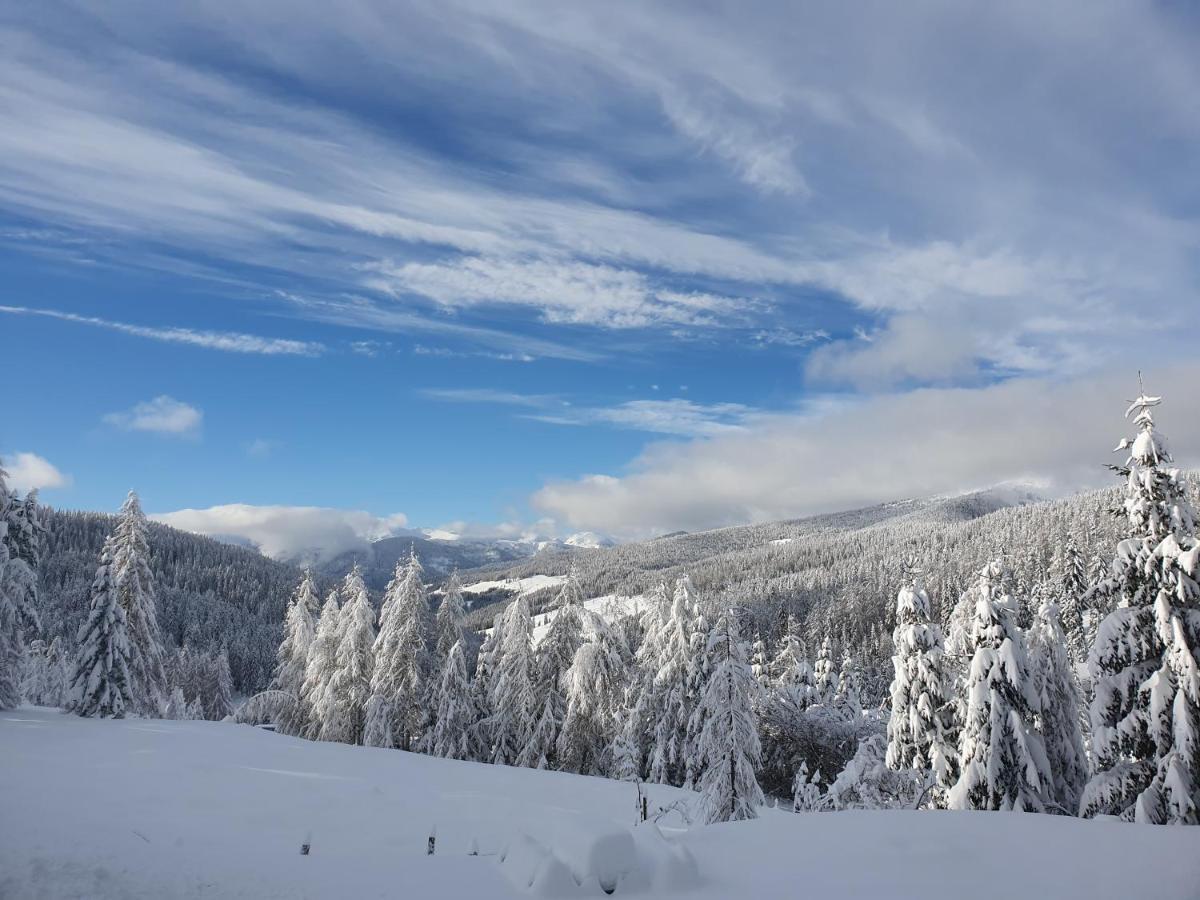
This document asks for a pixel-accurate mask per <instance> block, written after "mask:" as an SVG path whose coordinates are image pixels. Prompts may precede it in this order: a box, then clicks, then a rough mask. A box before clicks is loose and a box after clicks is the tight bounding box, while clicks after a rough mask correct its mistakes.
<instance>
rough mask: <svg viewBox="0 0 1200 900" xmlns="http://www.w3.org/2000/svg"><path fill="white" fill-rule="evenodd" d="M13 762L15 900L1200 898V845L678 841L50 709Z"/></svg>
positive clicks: (24, 725) (1034, 826)
mask: <svg viewBox="0 0 1200 900" xmlns="http://www.w3.org/2000/svg"><path fill="white" fill-rule="evenodd" d="M0 761H2V765H0V796H2V797H3V798H4V802H3V805H2V806H0V897H4V898H6V900H7V898H17V900H25V898H55V900H57V898H70V897H81V898H82V897H87V898H105V900H107V898H118V897H120V898H156V900H157V898H181V897H187V898H192V897H209V898H211V897H218V898H226V897H237V898H251V897H253V898H276V897H279V898H282V897H288V898H351V897H354V898H357V897H397V896H401V897H414V898H416V897H419V898H431V900H432V898H472V900H476V898H489V900H490V898H506V897H528V896H530V895H533V896H539V897H604V896H605V893H604V889H605V888H606V887H611V888H612V890H613V894H612V896H614V897H660V896H667V897H670V896H681V897H695V898H701V900H718V898H720V900H725V898H734V897H748V898H750V897H753V898H770V897H798V896H807V897H813V898H820V900H837V898H872V897H886V898H914V900H916V898H920V900H951V898H953V900H960V898H963V897H970V898H972V900H988V898H1023V897H1046V898H1054V900H1076V898H1078V900H1106V898H1113V900H1133V898H1137V900H1196V898H1197V897H1198V896H1200V829H1195V828H1183V827H1179V828H1173V827H1158V826H1137V825H1126V824H1122V823H1118V822H1113V821H1084V820H1079V819H1069V818H1064V817H1058V816H1038V815H1024V814H1006V813H948V812H882V811H881V812H843V813H810V814H802V815H795V814H792V813H790V812H785V811H783V810H774V809H765V810H762V815H761V817H760V818H759V819H756V820H754V821H750V822H735V823H728V824H723V825H715V826H709V827H699V826H698V827H694V828H692V829H690V830H685V829H683V828H682V827H680V828H676V829H668V828H666V827H664V828H663V829H662V830H661V832H660V831H659V830H658V829H656V828H651V827H647V826H637V827H632V826H633V822H634V818H635V800H636V788H635V787H634V786H633V785H631V784H626V783H622V782H616V781H609V780H605V779H600V778H589V777H583V776H578V775H569V774H565V773H559V772H540V771H536V770H532V769H516V768H509V767H503V766H491V765H486V764H480V763H469V762H457V761H451V760H444V759H438V758H434V757H427V756H421V755H418V754H410V753H403V752H400V751H396V750H376V749H371V748H363V747H352V746H347V745H342V744H332V743H314V742H309V741H304V740H300V739H296V738H288V737H284V736H282V735H278V734H272V733H270V732H267V731H264V730H261V729H257V728H252V727H249V726H242V725H234V724H232V723H224V722H196V721H185V722H166V721H158V720H146V719H125V720H118V721H113V720H98V719H80V718H77V717H75V716H71V715H67V714H63V713H61V712H59V711H57V710H50V709H44V708H36V707H24V708H21V709H17V710H12V711H8V712H4V713H0ZM648 790H649V794H650V809H651V810H652V811H653V810H655V809H657V808H658V807H660V806H663V805H666V804H668V803H671V802H673V801H675V800H677V799H679V798H681V797H685V796H693V797H694V796H696V795H688V794H685V792H683V791H681V790H678V789H675V788H669V787H664V786H658V785H650V786H649V788H648ZM677 822H678V819H676V818H673V819H672V824H675V823H677ZM435 829H436V841H437V843H436V853H435V855H433V856H432V857H430V856H427V855H426V846H427V842H428V838H429V835H430V833H431V831H434V830H435ZM306 841H307V842H309V843H311V846H312V851H311V854H310V855H308V856H301V855H300V845H301V844H302V843H304V842H306Z"/></svg>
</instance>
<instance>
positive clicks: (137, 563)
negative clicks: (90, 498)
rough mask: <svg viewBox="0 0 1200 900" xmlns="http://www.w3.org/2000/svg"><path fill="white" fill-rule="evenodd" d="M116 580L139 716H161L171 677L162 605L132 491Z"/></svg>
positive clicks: (116, 543)
mask: <svg viewBox="0 0 1200 900" xmlns="http://www.w3.org/2000/svg"><path fill="white" fill-rule="evenodd" d="M111 559H112V578H113V584H114V585H115V586H116V590H117V596H118V598H119V599H120V601H121V606H122V608H123V609H124V610H125V618H126V620H127V621H128V623H129V674H130V678H131V680H132V684H131V689H132V693H133V700H134V706H135V708H136V710H137V712H139V713H141V714H142V715H147V716H157V715H159V713H160V712H161V710H162V708H163V707H164V705H165V703H166V700H167V696H168V693H169V692H168V691H167V674H166V670H165V669H164V668H163V658H164V654H163V646H162V634H161V633H160V632H159V628H158V612H157V606H158V601H157V599H156V598H155V591H154V576H153V574H152V573H151V571H150V545H149V544H148V543H147V541H146V515H145V513H143V512H142V505H141V503H140V501H139V500H138V495H137V494H136V493H134V492H133V491H130V492H129V494H128V496H126V498H125V502H124V503H123V504H122V505H121V512H120V514H119V516H118V518H117V524H116V527H115V528H114V529H113V533H112V547H111Z"/></svg>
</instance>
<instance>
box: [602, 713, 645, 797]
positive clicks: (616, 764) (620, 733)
mask: <svg viewBox="0 0 1200 900" xmlns="http://www.w3.org/2000/svg"><path fill="white" fill-rule="evenodd" d="M629 693H630V692H628V691H627V692H626V698H625V704H624V705H622V707H621V708H620V709H619V710H618V712H617V715H616V721H615V723H614V724H615V725H616V737H615V738H614V739H613V742H612V746H611V747H610V748H609V751H608V756H609V767H608V777H609V778H615V779H616V780H617V781H638V780H640V779H641V777H642V751H641V747H640V746H639V745H638V734H637V733H638V724H637V718H636V717H635V716H634V714H633V709H632V708H631V707H630V705H629V700H630V697H629Z"/></svg>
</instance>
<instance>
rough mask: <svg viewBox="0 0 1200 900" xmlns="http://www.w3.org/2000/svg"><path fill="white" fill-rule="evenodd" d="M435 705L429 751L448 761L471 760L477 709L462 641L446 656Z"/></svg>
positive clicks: (438, 682)
mask: <svg viewBox="0 0 1200 900" xmlns="http://www.w3.org/2000/svg"><path fill="white" fill-rule="evenodd" d="M434 702H435V704H436V710H437V711H436V715H435V717H434V724H433V728H432V730H431V731H430V733H429V738H428V740H427V745H428V750H429V752H430V753H432V754H433V755H434V756H444V757H446V758H448V759H468V758H469V757H470V751H471V747H470V731H471V726H472V724H474V718H475V706H474V703H473V701H472V697H471V684H470V682H469V681H468V680H467V657H466V654H465V653H464V652H463V645H462V642H461V641H456V642H455V643H454V644H453V645H452V646H451V647H450V652H449V653H447V654H446V662H445V664H444V665H443V666H442V671H441V674H440V676H439V677H438V681H437V690H436V692H435V694H434Z"/></svg>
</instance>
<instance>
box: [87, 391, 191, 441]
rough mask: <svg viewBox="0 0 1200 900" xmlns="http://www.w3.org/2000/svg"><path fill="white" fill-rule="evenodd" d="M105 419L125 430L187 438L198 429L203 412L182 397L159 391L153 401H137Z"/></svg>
mask: <svg viewBox="0 0 1200 900" xmlns="http://www.w3.org/2000/svg"><path fill="white" fill-rule="evenodd" d="M104 421H105V422H106V423H108V424H109V425H112V426H114V427H116V428H121V429H124V430H125V431H150V432H154V433H155V434H169V435H177V436H180V437H189V436H194V435H196V434H197V433H198V432H199V431H200V425H201V424H202V423H203V421H204V413H203V412H201V411H200V410H198V409H197V408H196V407H194V406H191V405H189V404H187V403H184V402H183V401H181V400H176V399H174V398H173V397H168V396H167V395H166V394H162V395H160V396H158V397H155V398H154V399H153V400H146V401H144V402H142V403H137V404H135V405H134V407H133V408H132V409H129V410H126V411H125V412H114V413H108V414H107V415H106V416H105V417H104Z"/></svg>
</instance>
